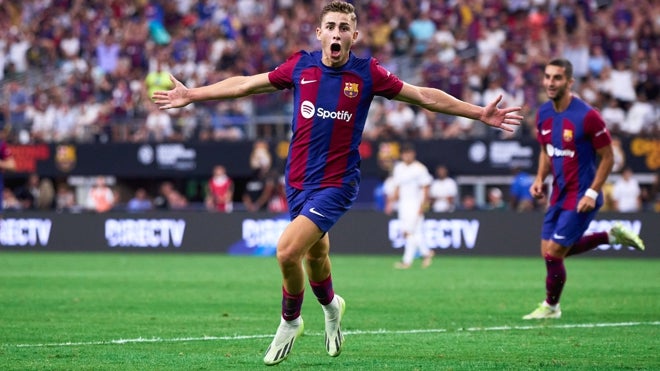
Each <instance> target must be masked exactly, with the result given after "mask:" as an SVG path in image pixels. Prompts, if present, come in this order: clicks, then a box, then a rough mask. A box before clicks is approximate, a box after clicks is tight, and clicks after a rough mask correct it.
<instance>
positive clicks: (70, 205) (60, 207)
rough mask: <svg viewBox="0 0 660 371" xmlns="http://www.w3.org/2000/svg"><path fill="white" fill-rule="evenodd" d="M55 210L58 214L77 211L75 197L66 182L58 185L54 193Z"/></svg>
mask: <svg viewBox="0 0 660 371" xmlns="http://www.w3.org/2000/svg"><path fill="white" fill-rule="evenodd" d="M55 193H56V194H55V210H56V211H58V212H62V211H69V212H75V211H79V209H80V207H79V206H78V203H77V202H76V195H75V193H74V192H73V189H71V187H69V185H68V184H66V182H60V183H58V185H57V187H56V191H55Z"/></svg>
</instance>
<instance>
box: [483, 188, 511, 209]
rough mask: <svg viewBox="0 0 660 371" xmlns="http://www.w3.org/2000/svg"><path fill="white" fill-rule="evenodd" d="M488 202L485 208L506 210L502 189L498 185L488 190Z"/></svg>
mask: <svg viewBox="0 0 660 371" xmlns="http://www.w3.org/2000/svg"><path fill="white" fill-rule="evenodd" d="M487 197H488V202H487V204H486V210H507V205H506V202H504V195H503V194H502V190H501V189H499V188H498V187H492V188H490V189H489V190H488V195H487Z"/></svg>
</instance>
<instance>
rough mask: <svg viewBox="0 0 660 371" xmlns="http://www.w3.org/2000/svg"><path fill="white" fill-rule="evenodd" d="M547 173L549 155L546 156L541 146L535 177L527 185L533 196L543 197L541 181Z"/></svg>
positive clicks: (548, 170)
mask: <svg viewBox="0 0 660 371" xmlns="http://www.w3.org/2000/svg"><path fill="white" fill-rule="evenodd" d="M548 174H550V157H548V154H547V153H545V150H543V148H541V153H539V168H538V170H537V171H536V178H534V183H532V186H531V187H529V193H531V194H532V196H534V197H535V198H541V197H543V193H544V192H543V182H544V181H545V178H546V177H547V176H548Z"/></svg>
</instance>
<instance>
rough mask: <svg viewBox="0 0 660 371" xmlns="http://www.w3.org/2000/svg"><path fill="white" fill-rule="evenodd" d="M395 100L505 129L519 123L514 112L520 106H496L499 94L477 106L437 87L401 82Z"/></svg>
mask: <svg viewBox="0 0 660 371" xmlns="http://www.w3.org/2000/svg"><path fill="white" fill-rule="evenodd" d="M394 99H395V100H399V101H402V102H406V103H410V104H414V105H417V106H420V107H423V108H426V109H428V110H429V111H433V112H441V113H445V114H449V115H453V116H463V117H467V118H471V119H473V120H479V121H482V122H483V123H485V124H487V125H489V126H493V127H496V128H500V129H502V130H505V131H510V132H512V131H513V128H511V127H509V126H507V125H520V120H522V119H523V117H522V116H521V115H518V114H516V113H515V112H517V111H520V107H508V108H502V109H500V108H498V107H497V105H498V104H499V103H500V101H501V100H502V96H501V95H500V96H499V97H498V98H497V99H495V100H493V101H492V102H490V103H489V104H488V105H487V106H486V107H481V106H477V105H474V104H471V103H468V102H465V101H462V100H460V99H457V98H454V97H453V96H451V95H449V94H447V93H445V92H444V91H442V90H439V89H433V88H428V87H420V86H416V85H411V84H408V83H403V87H402V88H401V91H400V92H399V94H398V95H396V96H395V97H394Z"/></svg>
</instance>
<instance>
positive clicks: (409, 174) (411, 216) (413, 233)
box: [392, 143, 433, 269]
mask: <svg viewBox="0 0 660 371" xmlns="http://www.w3.org/2000/svg"><path fill="white" fill-rule="evenodd" d="M416 156H417V154H416V152H415V148H414V147H413V145H412V144H411V143H405V144H404V145H403V146H402V147H401V162H399V163H397V164H396V165H395V166H394V170H393V172H392V179H393V183H394V186H395V188H394V192H393V195H392V201H393V202H397V203H398V211H399V213H398V214H399V215H398V217H399V223H400V225H401V230H402V231H403V237H404V239H405V245H404V249H403V250H404V252H403V259H402V261H400V262H397V263H396V264H395V265H394V267H395V268H397V269H408V268H410V267H411V266H412V263H413V260H414V259H415V256H416V255H417V252H418V251H419V253H420V254H421V256H422V257H423V260H422V267H423V268H426V267H428V266H429V265H431V261H432V260H431V259H432V258H433V251H432V250H430V249H429V248H428V247H427V246H426V244H425V243H424V236H423V234H422V224H423V223H424V209H425V208H426V207H427V205H428V202H429V187H430V185H431V182H432V181H433V177H432V176H431V174H430V173H429V171H428V169H427V168H426V166H424V164H422V163H421V162H419V161H417V159H416Z"/></svg>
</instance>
